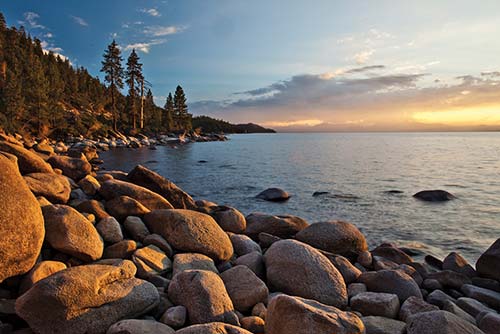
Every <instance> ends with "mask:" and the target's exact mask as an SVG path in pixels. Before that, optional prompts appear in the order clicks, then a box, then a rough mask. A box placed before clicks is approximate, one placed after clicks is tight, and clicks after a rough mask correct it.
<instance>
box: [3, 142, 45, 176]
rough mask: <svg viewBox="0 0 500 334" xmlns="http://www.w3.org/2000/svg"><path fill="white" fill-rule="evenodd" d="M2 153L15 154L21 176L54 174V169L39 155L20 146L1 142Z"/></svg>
mask: <svg viewBox="0 0 500 334" xmlns="http://www.w3.org/2000/svg"><path fill="white" fill-rule="evenodd" d="M0 151H3V152H7V153H10V154H13V155H15V156H16V157H17V164H18V166H19V171H20V172H21V174H23V175H24V174H30V173H53V172H54V171H53V170H52V167H51V166H50V165H49V164H48V163H46V162H45V161H44V160H43V159H42V158H41V157H40V156H39V155H37V154H36V153H34V152H31V151H28V150H27V149H25V148H24V147H22V146H20V145H16V144H13V143H9V142H6V141H0Z"/></svg>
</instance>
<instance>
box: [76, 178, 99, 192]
mask: <svg viewBox="0 0 500 334" xmlns="http://www.w3.org/2000/svg"><path fill="white" fill-rule="evenodd" d="M78 186H79V187H80V188H82V190H83V192H84V193H85V194H86V195H89V196H94V195H95V194H96V193H97V192H98V191H99V189H100V188H101V184H100V183H99V181H97V179H96V178H95V177H93V176H92V175H87V176H85V177H84V178H83V179H81V180H80V181H78Z"/></svg>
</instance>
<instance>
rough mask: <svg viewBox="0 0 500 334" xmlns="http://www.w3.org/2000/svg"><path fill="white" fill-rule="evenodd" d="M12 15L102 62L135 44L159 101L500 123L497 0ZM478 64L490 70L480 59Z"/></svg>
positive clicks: (203, 2)
mask: <svg viewBox="0 0 500 334" xmlns="http://www.w3.org/2000/svg"><path fill="white" fill-rule="evenodd" d="M0 3H1V10H2V12H3V13H4V14H5V16H6V19H7V22H8V24H9V25H16V26H19V25H21V24H22V25H24V26H25V27H26V29H27V30H28V31H29V32H30V33H31V34H32V35H33V36H37V37H38V38H40V39H41V40H42V41H43V42H44V46H45V48H46V49H52V50H55V51H57V52H59V53H61V54H62V55H64V56H67V57H68V58H69V59H70V60H71V62H72V63H73V64H75V65H78V66H84V67H86V68H88V69H89V71H90V72H91V73H92V74H93V75H100V73H99V69H100V61H101V57H102V53H103V51H104V49H105V47H106V45H107V44H108V43H109V42H110V41H111V40H112V39H113V38H115V39H116V41H117V42H118V43H119V44H120V46H121V47H122V50H123V53H124V58H126V57H127V56H128V53H129V52H130V49H131V48H133V47H135V48H136V49H137V50H138V52H139V55H140V57H141V59H142V62H143V63H144V72H145V75H146V78H147V79H148V80H149V81H150V82H151V83H152V85H153V92H154V94H155V96H156V97H157V99H156V101H157V102H158V104H160V105H161V104H163V97H164V96H166V94H167V93H168V92H169V91H173V90H174V89H175V87H176V85H177V84H181V85H182V86H183V87H184V88H185V90H186V93H187V97H188V101H189V102H190V108H191V111H192V112H194V113H195V114H209V115H212V116H216V117H223V118H225V119H228V120H230V121H234V122H248V121H253V122H260V123H263V124H266V125H269V126H274V127H277V128H283V129H284V130H287V129H288V130H306V131H307V130H311V131H316V130H317V131H320V130H335V129H354V130H356V129H367V130H370V129H373V130H378V129H396V130H397V129H419V128H429V127H440V126H441V127H443V128H445V127H457V128H458V127H481V126H486V127H488V126H497V125H500V112H498V111H497V110H500V109H497V106H498V105H500V103H499V102H500V92H498V90H499V89H498V88H497V85H498V84H499V82H498V81H499V80H500V76H499V75H496V74H495V73H496V71H498V70H500V39H499V37H498V36H499V33H500V3H499V2H498V1H488V0H483V1H481V4H480V5H478V4H477V2H475V1H439V2H436V1H418V2H412V3H410V2H407V1H383V0H382V1H322V0H317V1H295V0H275V1H270V0H268V1H261V0H253V1H243V0H182V1H180V0H178V1H174V0H168V1H130V0H126V1H105V0H102V1H92V0H89V1H24V0H16V1H12V0H9V1H6V0H0ZM486 72H488V73H486Z"/></svg>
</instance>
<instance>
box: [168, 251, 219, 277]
mask: <svg viewBox="0 0 500 334" xmlns="http://www.w3.org/2000/svg"><path fill="white" fill-rule="evenodd" d="M173 268H174V269H173V273H172V276H175V275H177V274H178V273H181V272H183V271H186V270H208V271H211V272H214V273H216V274H218V273H219V271H218V270H217V268H216V267H215V264H214V260H212V259H211V258H209V257H208V256H206V255H203V254H198V253H180V254H175V256H174V264H173Z"/></svg>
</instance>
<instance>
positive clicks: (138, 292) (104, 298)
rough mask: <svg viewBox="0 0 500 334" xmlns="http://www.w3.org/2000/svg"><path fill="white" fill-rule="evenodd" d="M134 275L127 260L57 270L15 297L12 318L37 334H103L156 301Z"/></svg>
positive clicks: (153, 290)
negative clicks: (118, 262) (22, 322)
mask: <svg viewBox="0 0 500 334" xmlns="http://www.w3.org/2000/svg"><path fill="white" fill-rule="evenodd" d="M134 274H135V266H134V265H133V264H132V263H131V262H130V261H123V262H122V263H121V264H120V265H118V266H110V265H85V266H77V267H72V268H69V269H66V270H63V271H59V272H57V273H55V274H53V275H51V276H49V277H47V278H45V279H43V280H41V281H39V282H38V283H36V284H35V285H34V286H33V287H32V288H31V289H29V290H28V291H27V292H26V293H25V294H23V295H22V296H21V297H19V298H18V299H17V301H16V313H17V314H18V315H19V316H20V317H21V318H23V319H24V320H25V321H26V322H27V323H28V324H29V326H30V328H31V329H33V331H34V332H36V333H40V334H56V333H61V334H62V333H72V334H84V333H85V334H92V333H105V332H106V330H107V329H108V328H109V327H110V326H111V325H112V324H114V323H116V322H117V321H118V320H120V319H123V318H133V317H138V316H140V315H141V314H144V313H146V312H148V311H149V310H150V309H151V308H153V307H155V306H156V304H157V303H158V302H159V295H158V291H157V290H156V288H155V287H154V286H153V285H152V284H151V283H148V282H145V281H142V280H139V279H136V278H134Z"/></svg>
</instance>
